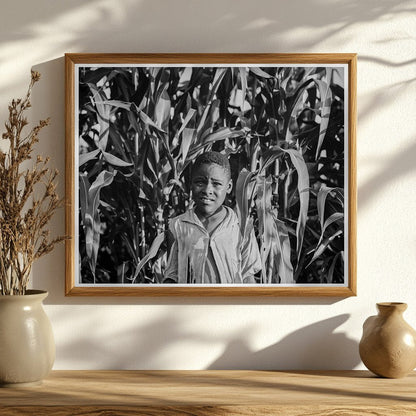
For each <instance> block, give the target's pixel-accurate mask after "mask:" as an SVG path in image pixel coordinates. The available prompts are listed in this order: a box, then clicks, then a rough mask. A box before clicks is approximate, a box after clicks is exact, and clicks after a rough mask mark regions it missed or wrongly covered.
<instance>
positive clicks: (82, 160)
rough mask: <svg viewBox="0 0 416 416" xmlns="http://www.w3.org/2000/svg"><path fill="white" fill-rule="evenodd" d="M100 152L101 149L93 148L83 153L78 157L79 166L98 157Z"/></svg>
mask: <svg viewBox="0 0 416 416" xmlns="http://www.w3.org/2000/svg"><path fill="white" fill-rule="evenodd" d="M99 153H100V149H96V150H93V151H91V152H88V153H82V154H80V155H79V157H78V164H79V166H82V165H83V164H85V163H87V162H89V161H90V160H93V159H95V158H96V156H97V155H98V154H99Z"/></svg>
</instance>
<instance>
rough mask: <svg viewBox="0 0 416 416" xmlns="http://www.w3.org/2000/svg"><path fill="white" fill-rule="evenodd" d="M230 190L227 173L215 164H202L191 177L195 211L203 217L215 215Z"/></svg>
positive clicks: (230, 182)
mask: <svg viewBox="0 0 416 416" xmlns="http://www.w3.org/2000/svg"><path fill="white" fill-rule="evenodd" d="M231 189H232V181H231V179H230V177H229V175H228V173H227V171H226V170H225V169H224V168H223V167H222V166H220V165H217V164H216V163H203V164H202V165H201V166H199V168H198V169H197V170H196V172H194V174H193V176H192V195H193V196H192V197H193V200H194V202H195V210H196V211H197V213H198V214H200V215H202V216H203V217H209V216H211V215H212V214H215V213H216V212H217V211H218V210H219V208H221V206H222V204H223V203H224V200H225V197H226V196H227V193H229V192H230V191H231Z"/></svg>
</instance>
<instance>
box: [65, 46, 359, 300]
mask: <svg viewBox="0 0 416 416" xmlns="http://www.w3.org/2000/svg"><path fill="white" fill-rule="evenodd" d="M146 63H147V64H162V65H170V64H184V65H186V64H204V63H205V64H241V65H243V64H259V65H261V64H276V65H279V64H293V65H296V64H347V65H348V69H349V76H348V83H349V89H348V122H349V130H348V173H349V178H348V220H349V223H348V235H349V240H348V255H349V267H348V287H345V286H336V285H330V286H320V287H312V286H307V285H302V286H294V287H282V286H278V285H277V286H275V285H273V286H267V285H259V286H255V287H247V286H246V287H223V286H216V287H191V286H189V287H166V286H160V285H159V286H157V285H154V286H146V287H137V286H136V287H131V286H124V287H98V286H95V287H76V286H75V192H78V190H75V189H74V181H75V172H74V168H75V162H74V152H75V151H76V149H75V148H74V137H75V114H74V109H75V85H74V81H75V65H76V64H146ZM356 67H357V55H356V54H354V53H328V54H325V53H315V54H314V53H309V54H299V53H288V54H274V53H262V54H261V53H260V54H259V53H242V54H241V53H231V54H229V53H219V54H209V53H205V54H192V53H191V54H176V53H172V54H126V53H119V54H117V53H113V54H101V53H98V54H97V53H79V54H77V53H68V54H65V71H66V75H65V82H66V99H65V103H66V110H65V114H66V128H65V134H66V157H65V159H66V165H65V166H66V167H65V173H66V175H65V199H66V213H65V221H66V228H65V229H66V234H67V235H68V236H70V237H71V238H70V239H68V240H67V241H66V247H65V250H66V251H65V253H66V257H65V265H66V266H65V270H66V272H65V275H66V277H65V295H66V296H146V297H154V296H158V297H159V296H160V297H166V296H179V297H182V296H185V297H189V296H207V297H208V296H209V297H211V296H222V297H233V296H239V297H241V296H244V297H259V296H261V297H264V296H266V297H276V296H290V297H304V296H312V297H343V298H344V297H349V296H356V294H357V282H356V275H357V272H356V268H357V266H356V211H357V197H356V193H357V184H356V119H357V114H356V113H357V112H356V89H357V84H356V78H357V70H356Z"/></svg>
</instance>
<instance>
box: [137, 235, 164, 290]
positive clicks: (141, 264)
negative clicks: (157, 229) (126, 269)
mask: <svg viewBox="0 0 416 416" xmlns="http://www.w3.org/2000/svg"><path fill="white" fill-rule="evenodd" d="M163 241H165V234H164V233H160V234H158V235H157V236H156V237H155V239H154V240H153V242H152V245H151V246H150V248H149V251H148V253H147V254H146V255H145V256H144V257H143V258H142V259H141V260H140V262H139V264H138V265H137V267H136V270H135V271H134V276H133V280H132V283H135V281H136V279H137V277H138V275H139V273H140V271H141V270H142V268H143V267H144V266H145V265H146V263H148V261H149V260H151V259H152V258H153V257H155V256H156V254H157V252H158V251H159V248H160V246H161V245H162V243H163Z"/></svg>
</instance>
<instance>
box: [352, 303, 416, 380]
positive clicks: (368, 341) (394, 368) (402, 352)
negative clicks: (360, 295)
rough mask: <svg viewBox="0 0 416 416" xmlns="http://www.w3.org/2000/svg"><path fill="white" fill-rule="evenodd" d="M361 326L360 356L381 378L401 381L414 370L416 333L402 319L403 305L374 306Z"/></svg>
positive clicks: (404, 304)
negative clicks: (373, 309)
mask: <svg viewBox="0 0 416 416" xmlns="http://www.w3.org/2000/svg"><path fill="white" fill-rule="evenodd" d="M377 309H378V315H375V316H370V317H369V318H368V319H367V320H366V321H365V322H364V325H363V336H362V338H361V341H360V347H359V349H360V357H361V359H362V360H363V363H364V364H365V366H366V367H367V368H368V369H369V370H370V371H372V372H373V373H374V374H377V375H378V376H381V377H389V378H400V377H404V376H406V375H407V374H409V373H410V372H411V371H412V370H413V369H414V368H415V367H416V331H415V330H414V329H413V328H412V327H411V326H410V325H409V324H408V323H407V322H406V321H405V320H404V319H403V312H404V311H405V310H406V309H407V304H406V303H377Z"/></svg>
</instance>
